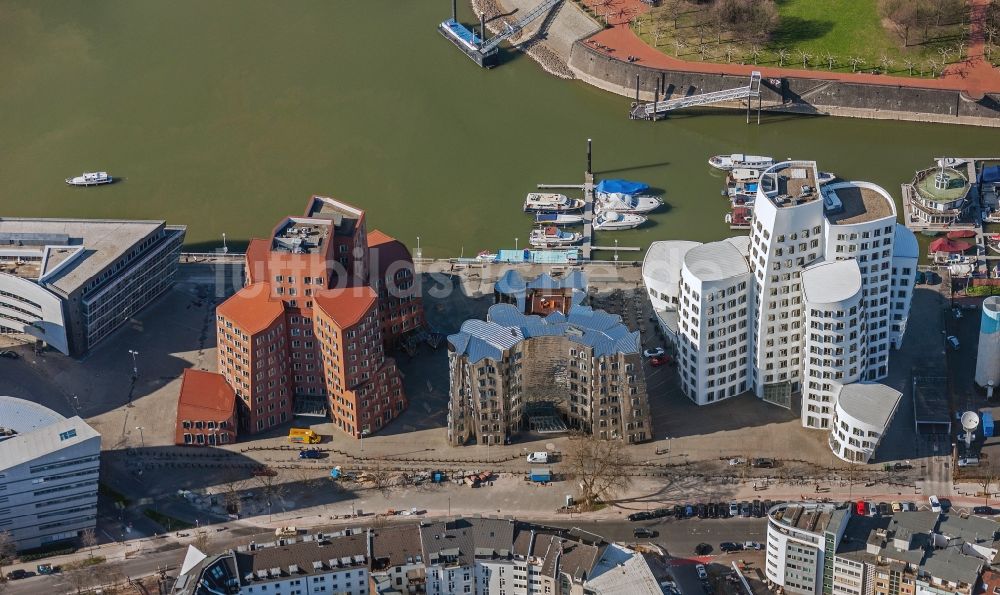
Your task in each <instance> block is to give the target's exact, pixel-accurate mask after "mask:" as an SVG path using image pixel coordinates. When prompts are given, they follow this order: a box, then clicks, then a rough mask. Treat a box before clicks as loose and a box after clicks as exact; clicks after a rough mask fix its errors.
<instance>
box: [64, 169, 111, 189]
mask: <svg viewBox="0 0 1000 595" xmlns="http://www.w3.org/2000/svg"><path fill="white" fill-rule="evenodd" d="M114 181H115V179H114V178H112V177H111V176H109V175H108V172H106V171H94V172H85V173H84V174H83V175H82V176H76V177H75V178H66V183H67V184H69V185H70V186H100V185H101V184H110V183H111V182H114Z"/></svg>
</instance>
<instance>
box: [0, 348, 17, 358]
mask: <svg viewBox="0 0 1000 595" xmlns="http://www.w3.org/2000/svg"><path fill="white" fill-rule="evenodd" d="M0 357H5V358H7V359H17V358H19V357H21V356H19V355H18V354H17V352H16V351H11V350H10V349H4V350H3V351H0Z"/></svg>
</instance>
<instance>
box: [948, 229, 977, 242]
mask: <svg viewBox="0 0 1000 595" xmlns="http://www.w3.org/2000/svg"><path fill="white" fill-rule="evenodd" d="M974 237H976V232H975V231H974V230H972V229H958V230H955V231H949V232H948V239H949V240H957V239H958V238H974Z"/></svg>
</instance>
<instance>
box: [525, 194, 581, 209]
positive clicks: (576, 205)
mask: <svg viewBox="0 0 1000 595" xmlns="http://www.w3.org/2000/svg"><path fill="white" fill-rule="evenodd" d="M583 207H584V202H583V199H581V198H567V196H566V195H565V194H554V193H548V192H531V193H529V194H528V196H527V197H525V199H524V210H525V212H530V211H539V212H549V211H553V212H564V211H579V210H580V209H582V208H583Z"/></svg>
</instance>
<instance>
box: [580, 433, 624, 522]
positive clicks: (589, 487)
mask: <svg viewBox="0 0 1000 595" xmlns="http://www.w3.org/2000/svg"><path fill="white" fill-rule="evenodd" d="M633 464H634V463H633V461H632V457H631V456H630V455H629V453H628V449H627V448H626V445H625V443H623V442H622V441H620V440H603V439H601V438H598V437H596V436H591V435H585V436H581V437H579V438H578V439H576V440H573V441H572V442H571V443H570V448H569V450H568V453H567V456H566V467H567V470H568V472H569V475H570V476H571V477H572V478H573V479H574V480H575V481H576V482H577V485H579V487H580V500H581V502H582V506H583V508H584V509H587V510H589V509H593V507H594V505H596V504H597V503H598V502H600V501H602V500H607V499H610V498H613V497H615V496H616V495H618V494H620V493H622V492H624V491H625V490H627V489H628V488H629V486H631V485H632V476H631V475H630V473H629V472H630V471H631V468H632V465H633Z"/></svg>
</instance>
